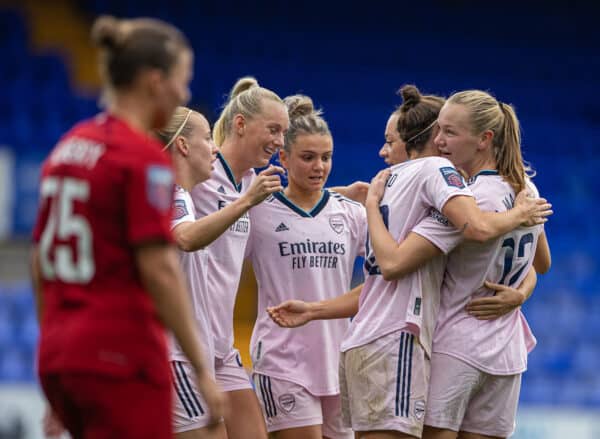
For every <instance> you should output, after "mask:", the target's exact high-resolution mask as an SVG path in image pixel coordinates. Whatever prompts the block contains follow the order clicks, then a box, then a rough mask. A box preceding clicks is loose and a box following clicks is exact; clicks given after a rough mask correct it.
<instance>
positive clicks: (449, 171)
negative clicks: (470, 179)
mask: <svg viewBox="0 0 600 439" xmlns="http://www.w3.org/2000/svg"><path fill="white" fill-rule="evenodd" d="M440 172H441V173H442V176H443V177H444V180H446V183H447V184H448V186H452V187H457V188H459V189H463V188H464V187H465V181H464V180H463V178H462V175H460V173H459V172H458V171H457V170H456V169H454V168H451V167H449V166H445V167H443V168H440Z"/></svg>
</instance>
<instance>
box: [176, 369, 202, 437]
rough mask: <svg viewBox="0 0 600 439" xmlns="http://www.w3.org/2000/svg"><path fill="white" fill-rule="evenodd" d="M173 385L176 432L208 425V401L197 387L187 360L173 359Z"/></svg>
mask: <svg viewBox="0 0 600 439" xmlns="http://www.w3.org/2000/svg"><path fill="white" fill-rule="evenodd" d="M171 372H172V373H173V386H174V387H175V393H174V402H173V429H174V430H175V433H183V432H184V431H190V430H197V429H199V428H203V427H206V426H208V424H209V420H210V419H209V413H208V411H207V409H206V402H205V401H204V398H203V397H202V395H201V394H200V392H199V391H198V388H197V387H196V377H195V374H194V371H193V369H192V366H191V365H190V363H188V362H187V361H171Z"/></svg>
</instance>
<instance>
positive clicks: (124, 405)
mask: <svg viewBox="0 0 600 439" xmlns="http://www.w3.org/2000/svg"><path fill="white" fill-rule="evenodd" d="M92 39H93V41H94V43H95V44H96V45H97V46H98V47H99V48H100V49H101V62H100V67H101V70H102V73H103V79H104V83H105V86H106V90H105V103H106V104H107V110H108V111H107V112H106V113H105V114H100V115H98V116H97V117H95V118H94V119H90V120H87V121H84V122H82V123H80V124H78V125H76V126H75V127H74V128H72V129H71V130H70V131H69V132H68V133H67V134H66V135H65V136H64V137H63V138H62V139H61V140H60V142H59V143H58V145H57V146H56V147H55V148H54V150H53V151H52V153H51V154H50V156H49V157H48V159H47V160H46V161H45V163H44V165H43V168H42V177H41V188H40V194H41V203H40V211H39V214H38V219H37V222H36V226H35V229H34V234H33V240H34V243H35V244H34V250H33V256H32V258H33V261H32V265H33V267H32V271H33V278H34V285H35V290H36V299H37V307H38V317H39V319H40V321H41V325H40V326H41V334H40V346H39V374H40V380H41V384H42V387H43V389H44V392H45V394H46V396H47V398H48V400H49V402H50V405H51V408H52V411H53V412H54V413H55V414H56V415H57V417H58V418H59V419H60V421H61V422H62V423H63V425H64V426H65V427H66V428H67V430H68V431H69V432H70V433H71V435H72V436H73V437H74V438H83V437H119V438H121V437H122V438H130V439H131V438H148V437H152V438H170V437H171V436H172V432H171V428H172V422H171V415H170V414H171V401H172V400H171V374H170V369H169V363H168V361H167V349H166V343H165V334H164V328H163V324H164V325H166V326H167V327H168V328H169V329H171V330H172V331H173V333H174V335H175V337H176V338H177V341H178V342H179V344H180V345H181V347H182V349H183V350H184V352H185V353H186V355H187V356H188V358H189V360H190V362H191V364H192V365H193V367H194V369H195V372H196V374H197V376H198V382H197V384H198V386H199V387H200V388H202V389H203V390H204V391H205V392H213V391H214V389H212V388H211V386H212V383H211V381H210V380H208V379H206V372H205V368H204V364H203V361H202V356H201V355H202V353H201V349H200V347H199V346H200V345H199V343H198V341H197V337H196V334H195V329H194V324H193V320H192V318H191V314H190V312H189V308H190V306H189V300H188V297H187V294H186V291H185V284H184V281H183V277H182V275H181V272H180V269H179V267H178V261H177V256H176V253H175V250H174V248H172V247H171V233H170V230H169V223H170V220H171V199H172V193H173V192H172V190H173V176H172V172H171V166H170V163H169V160H168V157H167V156H166V155H165V154H164V153H163V152H162V151H161V149H162V146H161V144H160V143H159V142H158V141H156V140H154V139H153V138H152V137H150V136H149V135H148V134H147V133H148V132H149V131H150V130H152V129H155V128H159V127H162V126H163V125H165V124H166V122H167V121H168V120H169V118H170V117H171V114H172V113H173V111H174V110H175V108H176V107H177V105H179V104H181V103H183V102H185V101H186V100H187V99H188V98H189V91H188V83H189V81H190V77H191V66H192V57H193V54H192V51H191V49H190V47H189V45H188V43H187V41H186V39H185V37H184V36H183V35H182V34H181V33H180V32H179V31H178V30H177V29H176V28H174V27H172V26H170V25H168V24H166V23H163V22H161V21H158V20H152V19H133V20H117V19H115V18H112V17H101V18H99V19H98V20H96V22H95V23H94V27H93V30H92ZM212 413H213V416H215V418H217V419H218V418H220V414H219V413H216V412H212Z"/></svg>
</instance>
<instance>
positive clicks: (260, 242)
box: [32, 17, 552, 439]
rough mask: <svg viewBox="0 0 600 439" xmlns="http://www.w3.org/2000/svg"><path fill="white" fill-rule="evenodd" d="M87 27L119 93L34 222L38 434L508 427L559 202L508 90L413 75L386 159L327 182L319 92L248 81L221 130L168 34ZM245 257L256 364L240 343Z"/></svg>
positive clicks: (328, 155)
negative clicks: (194, 100)
mask: <svg viewBox="0 0 600 439" xmlns="http://www.w3.org/2000/svg"><path fill="white" fill-rule="evenodd" d="M92 39H93V41H94V42H95V43H96V45H97V46H98V47H99V48H100V50H101V59H100V67H101V71H102V73H103V78H104V82H105V86H106V87H105V94H104V103H105V105H106V111H105V112H104V113H101V114H99V115H98V116H96V117H94V118H93V119H90V120H86V121H83V122H81V123H79V124H77V125H76V126H75V127H73V128H72V129H71V130H70V131H69V132H68V133H67V134H65V135H64V136H63V137H62V139H61V140H60V141H59V142H58V144H57V145H56V147H55V148H54V150H53V151H52V152H51V154H50V155H49V157H48V158H47V160H46V161H45V163H44V166H43V170H42V178H41V188H40V196H41V204H40V211H39V215H38V220H37V223H36V227H35V230H34V243H35V245H34V250H33V258H32V266H33V270H32V272H33V279H34V285H35V289H36V298H37V304H38V316H39V319H40V325H41V333H40V347H39V375H40V381H41V384H42V387H43V390H44V393H45V395H46V397H47V399H48V401H49V410H48V414H47V417H46V431H47V433H48V434H49V435H52V434H57V433H60V432H61V430H62V428H63V426H64V428H66V429H67V430H68V431H69V433H70V434H71V435H72V436H73V437H74V438H88V437H89V438H105V437H106V438H108V437H110V438H113V437H114V438H167V437H171V436H172V435H173V431H174V432H175V435H176V436H177V437H180V438H182V439H183V438H230V439H238V438H250V439H254V438H257V439H258V438H266V437H267V434H268V433H270V434H272V435H273V437H277V438H283V439H295V438H308V439H313V438H314V439H316V438H321V437H326V438H331V439H337V438H352V437H359V438H388V437H389V438H400V437H417V438H420V437H425V438H435V439H438V438H439V439H446V438H448V439H451V438H457V437H460V438H489V437H500V438H505V437H507V436H508V435H510V434H511V433H512V431H513V429H514V423H515V415H516V410H517V403H518V397H519V390H520V382H521V374H522V373H523V372H524V371H525V369H526V364H527V354H528V352H529V351H530V350H531V349H532V348H533V346H534V345H535V338H534V337H533V335H532V334H531V331H530V330H529V327H528V325H527V322H526V320H525V318H524V316H523V314H522V313H521V311H520V309H519V307H520V305H521V304H522V303H523V302H524V301H525V300H526V299H527V298H528V297H529V295H530V294H531V293H532V291H533V289H534V287H535V284H536V279H537V277H536V272H537V273H543V272H546V271H547V270H548V269H549V267H550V251H549V247H548V244H547V241H546V237H545V234H544V229H543V223H544V222H545V221H546V220H547V217H548V216H549V215H550V214H551V213H552V211H551V210H550V208H551V206H550V205H549V204H548V203H547V202H546V200H544V199H543V198H539V195H538V193H537V189H536V188H535V186H534V185H533V183H532V182H531V180H530V179H529V176H528V171H529V170H528V168H527V167H526V166H525V165H524V163H523V160H522V156H521V149H520V130H519V124H518V120H517V118H516V115H515V113H514V110H513V108H512V107H511V106H510V105H508V104H504V103H501V102H498V101H497V100H496V99H495V98H494V97H492V96H491V95H489V94H488V93H486V92H482V91H477V90H469V91H463V92H459V93H455V94H453V95H452V96H450V97H449V98H448V99H446V100H445V99H443V98H441V97H438V96H432V95H421V94H420V92H419V90H418V89H417V88H416V87H414V86H404V87H403V88H402V89H401V95H402V99H403V103H402V105H401V106H400V107H399V108H398V109H397V110H396V111H394V112H393V113H392V115H391V116H390V118H389V120H388V123H387V126H386V129H385V138H386V143H385V145H384V146H383V148H382V149H381V151H380V155H381V156H382V157H383V158H384V159H385V161H386V163H387V164H388V165H390V167H389V168H387V169H385V170H383V171H381V172H380V173H378V174H377V175H376V176H375V177H374V178H373V180H372V181H371V184H370V185H368V186H367V185H366V184H361V183H354V184H352V185H350V186H346V187H340V188H336V189H331V190H328V189H325V183H326V181H327V177H328V175H329V173H330V171H331V166H332V155H333V139H332V136H331V133H330V131H329V128H328V126H327V123H326V121H325V120H324V119H323V117H322V115H321V113H320V111H318V110H316V109H315V108H314V106H313V103H312V100H311V99H310V98H309V97H307V96H303V95H294V96H289V97H287V98H285V99H281V98H280V97H279V96H277V94H276V93H274V92H272V91H270V90H268V89H266V88H263V87H261V86H259V85H258V83H257V81H256V80H255V79H254V78H249V77H247V78H242V79H240V80H238V81H237V83H236V84H235V85H234V87H233V89H232V90H231V93H230V95H229V99H228V101H227V103H226V105H225V106H224V108H223V110H222V113H221V115H220V117H219V119H218V121H217V122H216V123H215V125H214V127H213V129H212V132H211V129H210V126H209V123H208V122H207V120H206V119H205V118H204V116H202V115H201V114H200V113H198V112H196V111H193V110H191V109H189V108H186V107H183V106H182V105H183V104H184V103H185V102H187V100H188V99H189V92H188V85H189V81H190V79H191V74H192V72H191V66H192V63H193V58H192V57H193V52H192V49H191V46H190V45H189V43H188V41H187V40H186V39H185V37H184V36H183V35H182V34H181V33H180V32H179V31H178V30H177V29H176V28H174V27H172V26H170V25H168V24H166V23H164V22H161V21H159V20H152V19H131V20H117V19H115V18H112V17H101V18H99V19H98V20H97V21H96V22H95V24H94V27H93V30H92ZM213 139H214V140H213ZM275 153H278V154H279V160H280V162H281V165H282V167H278V166H273V165H269V166H268V167H266V166H267V165H268V164H269V161H270V160H271V158H272V156H273V155H274V154H275ZM366 154H370V153H369V152H368V151H367V152H366ZM264 167H266V169H265V170H263V171H262V172H260V173H258V174H256V172H255V171H254V168H264ZM283 173H286V174H287V180H288V184H287V186H286V187H283V186H282V183H281V179H280V175H281V174H283ZM367 187H368V189H367ZM358 256H363V257H364V258H365V266H364V273H365V282H364V284H362V285H359V286H358V287H356V288H354V289H352V290H350V291H349V289H350V281H351V277H352V271H353V266H354V262H355V259H356V258H357V257H358ZM245 258H248V259H249V260H250V261H251V263H252V266H253V268H254V272H255V275H256V279H257V283H258V317H257V321H256V324H255V327H254V332H253V334H252V341H251V346H250V351H251V354H252V361H253V364H252V375H251V377H249V376H248V373H247V372H246V370H245V369H244V367H243V366H242V363H241V360H240V357H239V353H238V351H237V350H236V349H235V348H234V347H233V307H234V303H235V297H236V293H237V290H238V284H239V279H240V275H241V271H242V264H243V261H244V259H245ZM165 327H166V329H167V330H168V333H169V336H168V339H166V338H165V331H164V328H165Z"/></svg>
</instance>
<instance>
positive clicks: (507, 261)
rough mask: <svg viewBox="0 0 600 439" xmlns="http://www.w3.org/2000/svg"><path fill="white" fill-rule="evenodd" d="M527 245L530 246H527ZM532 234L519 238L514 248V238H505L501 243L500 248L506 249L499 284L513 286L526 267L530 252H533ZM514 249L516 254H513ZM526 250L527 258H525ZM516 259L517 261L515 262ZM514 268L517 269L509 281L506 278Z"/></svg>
mask: <svg viewBox="0 0 600 439" xmlns="http://www.w3.org/2000/svg"><path fill="white" fill-rule="evenodd" d="M527 244H530V245H529V246H527ZM532 247H533V233H526V234H524V235H523V236H521V239H519V245H518V246H517V247H515V237H510V238H506V239H505V240H504V241H502V248H506V253H504V269H503V270H502V278H501V279H500V282H498V283H499V284H502V285H508V286H513V285H514V283H515V282H516V281H517V280H518V279H519V277H520V276H521V274H522V273H523V270H524V269H525V267H526V266H527V261H528V260H529V257H530V254H531V252H532V251H533V250H534V249H533V248H532ZM515 248H516V250H517V253H516V254H515ZM526 250H529V251H528V252H527V257H525V252H526ZM517 259H518V261H517ZM513 266H514V268H517V267H519V269H518V270H517V271H516V273H515V274H513V275H512V276H511V277H510V279H507V276H508V275H509V273H510V272H511V271H512V270H513Z"/></svg>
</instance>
